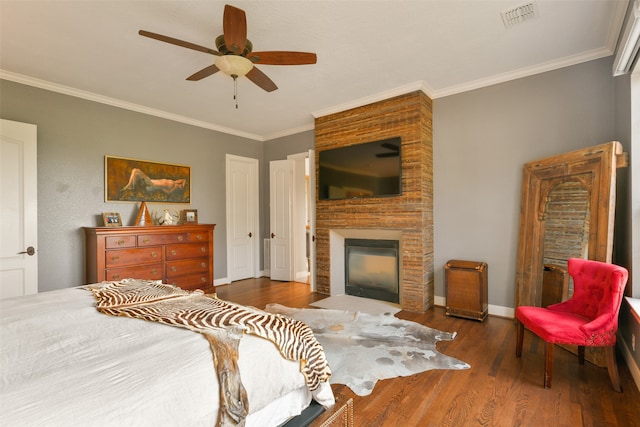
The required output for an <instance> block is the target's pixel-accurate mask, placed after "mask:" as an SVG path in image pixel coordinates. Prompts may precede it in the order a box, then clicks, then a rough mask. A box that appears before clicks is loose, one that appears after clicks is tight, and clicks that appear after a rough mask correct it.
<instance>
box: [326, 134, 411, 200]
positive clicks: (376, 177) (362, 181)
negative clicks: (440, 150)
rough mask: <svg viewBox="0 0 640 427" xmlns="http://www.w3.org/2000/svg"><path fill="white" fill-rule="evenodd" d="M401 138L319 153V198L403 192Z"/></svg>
mask: <svg viewBox="0 0 640 427" xmlns="http://www.w3.org/2000/svg"><path fill="white" fill-rule="evenodd" d="M401 142H402V141H401V139H400V137H395V138H389V139H384V140H380V141H373V142H366V143H364V144H356V145H350V146H347V147H340V148H334V149H330V150H324V151H320V152H319V159H318V164H319V165H318V166H319V167H318V199H319V200H336V199H355V198H362V197H385V196H399V195H401V194H402V150H401V146H402V144H401Z"/></svg>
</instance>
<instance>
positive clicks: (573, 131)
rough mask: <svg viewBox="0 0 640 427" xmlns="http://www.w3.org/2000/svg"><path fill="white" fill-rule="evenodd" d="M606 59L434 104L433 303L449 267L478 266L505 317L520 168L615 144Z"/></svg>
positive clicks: (511, 290) (511, 287)
mask: <svg viewBox="0 0 640 427" xmlns="http://www.w3.org/2000/svg"><path fill="white" fill-rule="evenodd" d="M611 66H612V60H611V58H605V59H602V60H597V61H591V62H587V63H584V64H581V65H576V66H573V67H567V68H563V69H560V70H556V71H551V72H547V73H543V74H539V75H535V76H532V77H527V78H523V79H518V80H514V81H511V82H507V83H502V84H498V85H494V86H491V87H487V88H483V89H478V90H474V91H471V92H467V93H462V94H459V95H454V96H449V97H446V98H440V99H436V100H434V107H433V110H434V113H433V129H434V138H433V139H434V143H433V145H434V149H433V152H434V154H433V157H434V223H435V226H434V228H435V236H434V237H435V240H434V247H435V267H436V269H435V273H436V281H435V294H436V295H438V296H444V265H445V263H446V262H447V260H449V259H452V258H453V259H469V260H477V261H486V262H487V263H488V265H489V270H488V271H489V304H493V305H497V306H502V307H514V305H515V273H516V262H517V252H518V232H519V220H520V190H521V183H522V167H523V164H524V163H527V162H530V161H534V160H536V159H541V158H545V157H548V156H553V155H556V154H560V153H563V152H567V151H571V150H574V149H578V148H582V147H589V146H592V145H597V144H602V143H604V142H607V141H611V140H615V139H617V135H616V129H615V120H614V112H615V90H614V79H613V77H612V76H611Z"/></svg>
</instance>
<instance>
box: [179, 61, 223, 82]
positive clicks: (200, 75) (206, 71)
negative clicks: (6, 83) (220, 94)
mask: <svg viewBox="0 0 640 427" xmlns="http://www.w3.org/2000/svg"><path fill="white" fill-rule="evenodd" d="M218 71H220V68H218V67H217V66H216V64H213V65H209V66H208V67H205V68H203V69H202V70H200V71H198V72H197V73H193V74H192V75H190V76H189V77H187V80H191V81H198V80H202V79H204V78H205V77H209V76H210V75H211V74H215V73H217V72H218Z"/></svg>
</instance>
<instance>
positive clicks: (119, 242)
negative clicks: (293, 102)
mask: <svg viewBox="0 0 640 427" xmlns="http://www.w3.org/2000/svg"><path fill="white" fill-rule="evenodd" d="M117 244H118V246H122V245H124V244H125V241H124V240H123V239H120V240H118V242H117Z"/></svg>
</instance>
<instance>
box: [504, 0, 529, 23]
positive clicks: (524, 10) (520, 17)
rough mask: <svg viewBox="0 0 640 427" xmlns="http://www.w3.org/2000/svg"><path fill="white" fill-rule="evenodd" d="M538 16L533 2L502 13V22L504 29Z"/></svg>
mask: <svg viewBox="0 0 640 427" xmlns="http://www.w3.org/2000/svg"><path fill="white" fill-rule="evenodd" d="M536 16H538V8H537V6H536V3H535V2H529V3H526V4H523V5H520V6H517V7H514V8H511V9H509V10H505V11H503V12H502V22H504V26H505V27H506V28H511V27H513V26H514V25H516V24H521V23H523V22H525V21H529V20H531V19H533V18H535V17H536Z"/></svg>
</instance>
